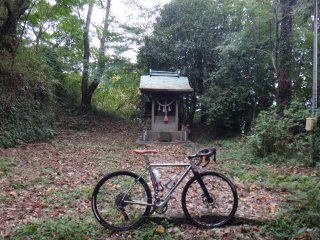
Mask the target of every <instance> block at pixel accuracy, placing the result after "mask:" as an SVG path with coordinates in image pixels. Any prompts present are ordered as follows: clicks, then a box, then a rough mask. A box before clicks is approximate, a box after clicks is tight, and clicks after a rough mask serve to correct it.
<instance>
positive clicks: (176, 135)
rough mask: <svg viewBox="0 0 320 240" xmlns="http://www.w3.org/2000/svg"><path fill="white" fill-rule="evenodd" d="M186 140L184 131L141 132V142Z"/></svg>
mask: <svg viewBox="0 0 320 240" xmlns="http://www.w3.org/2000/svg"><path fill="white" fill-rule="evenodd" d="M187 140H188V137H187V132H186V131H165V132H155V131H152V130H144V131H143V134H142V139H140V141H142V142H153V141H154V142H163V143H171V142H186V141H187Z"/></svg>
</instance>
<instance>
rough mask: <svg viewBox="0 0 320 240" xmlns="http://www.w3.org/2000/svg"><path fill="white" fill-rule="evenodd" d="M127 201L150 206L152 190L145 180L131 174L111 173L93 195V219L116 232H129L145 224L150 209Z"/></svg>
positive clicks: (99, 183)
mask: <svg viewBox="0 0 320 240" xmlns="http://www.w3.org/2000/svg"><path fill="white" fill-rule="evenodd" d="M124 201H139V202H144V203H148V204H151V203H152V196H151V191H150V188H149V187H148V185H147V183H146V182H145V181H144V180H143V178H139V176H138V175H136V174H134V173H132V172H128V171H119V172H114V173H111V174H108V175H106V176H105V177H103V178H102V179H101V180H100V181H99V182H98V184H97V186H96V187H95V189H94V191H93V193H92V200H91V206H92V210H93V213H94V216H95V217H96V219H97V220H98V222H99V223H100V224H101V225H103V226H104V227H107V228H110V229H112V230H116V231H124V230H129V229H132V228H135V227H137V226H139V225H140V224H142V222H143V221H144V220H145V218H146V217H148V216H149V213H150V210H151V206H146V205H139V204H130V203H125V202H124Z"/></svg>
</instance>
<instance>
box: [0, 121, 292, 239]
mask: <svg viewBox="0 0 320 240" xmlns="http://www.w3.org/2000/svg"><path fill="white" fill-rule="evenodd" d="M81 121H83V124H80V125H79V122H81ZM141 131H142V129H141V127H140V125H139V124H131V123H126V122H123V121H115V120H106V119H101V120H94V121H92V122H91V121H88V120H83V119H81V117H79V118H66V119H64V120H63V121H62V122H61V124H60V128H59V134H58V135H57V136H56V137H54V138H52V139H49V140H47V141H41V142H36V143H31V144H25V145H21V146H17V147H14V148H10V149H0V155H1V156H2V157H4V158H6V159H10V161H11V162H10V164H9V166H8V168H7V170H6V171H5V172H0V237H7V238H10V234H11V231H12V229H14V228H16V227H17V226H20V225H22V224H25V223H28V222H32V221H34V220H37V219H43V218H59V217H61V216H63V215H65V214H76V215H79V216H83V217H86V216H87V215H88V214H92V213H91V211H90V197H91V193H92V190H93V187H94V186H95V184H96V183H97V181H98V180H99V179H100V178H101V177H102V176H103V175H105V174H107V173H108V172H112V171H114V170H116V169H126V170H132V171H134V172H136V171H138V170H139V169H142V168H143V167H144V160H143V159H142V158H141V157H140V156H138V155H136V154H134V153H133V152H132V150H133V149H136V148H140V149H143V148H149V149H157V150H158V151H159V156H160V158H159V159H156V160H155V161H160V162H161V161H162V162H174V161H175V162H181V161H186V160H185V157H186V156H187V155H188V154H192V153H193V152H194V151H195V149H196V148H197V147H200V146H199V145H198V144H196V143H190V142H189V143H184V144H181V143H180V144H155V143H153V144H149V145H147V146H142V145H138V144H137V142H136V140H137V137H138V135H139V134H140V133H141ZM222 147H223V146H222ZM206 169H207V170H214V165H213V164H210V165H209V166H208V167H207V168H206ZM169 174H171V172H170V171H167V172H162V175H163V177H164V178H166V177H167V176H169ZM235 184H236V186H237V191H238V195H239V206H238V210H237V213H236V219H235V221H234V223H233V225H231V226H229V227H226V228H223V229H218V230H215V231H207V232H205V230H201V229H198V228H196V227H194V226H192V225H191V224H189V223H187V222H186V221H185V219H184V216H183V211H182V209H181V204H180V199H181V195H180V193H181V191H182V187H181V188H179V189H178V193H177V194H176V196H177V197H176V198H175V199H173V200H172V201H171V202H170V204H169V209H168V211H167V212H166V213H165V214H164V215H155V216H153V218H158V217H160V218H168V219H172V220H173V221H176V222H177V224H180V223H181V224H184V225H185V226H184V231H185V234H186V235H185V239H193V237H194V236H196V235H197V232H199V231H202V232H201V234H202V235H201V236H208V237H210V236H212V234H217V233H219V234H220V235H219V236H221V237H223V238H224V239H235V238H237V237H238V236H242V235H241V234H244V235H243V236H248V234H245V233H246V232H248V231H250V232H251V233H250V234H251V235H250V236H255V237H254V238H256V239H259V238H260V239H272V237H271V236H267V235H265V234H264V233H263V231H262V229H261V226H260V225H261V224H260V223H261V222H263V221H267V220H270V219H271V218H272V217H273V216H275V215H276V213H277V211H278V210H279V208H280V206H281V205H282V204H286V200H285V199H286V198H285V196H286V193H285V192H281V191H271V190H268V189H264V188H262V187H260V186H258V185H257V186H255V185H248V184H247V183H246V182H243V181H240V180H239V181H236V182H235ZM77 192H79V194H80V195H81V197H79V198H74V197H72V196H74V195H75V194H76V193H77ZM71 199H72V200H71ZM74 199H76V200H74ZM98 225H99V224H98V223H97V228H99V227H100V226H98ZM167 230H168V231H173V232H174V231H177V232H178V230H177V228H176V227H172V228H171V229H167ZM179 232H181V230H179ZM187 233H189V235H188V234H187ZM236 233H239V235H237V234H236ZM177 234H178V233H177ZM179 234H180V233H179ZM121 236H124V235H113V237H111V238H112V239H117V238H121ZM186 236H189V238H188V237H186ZM192 236H193V237H192ZM234 236H237V237H235V238H234ZM182 238H183V239H184V237H183V235H182ZM106 239H107V238H106ZM239 239H242V238H241V237H239Z"/></svg>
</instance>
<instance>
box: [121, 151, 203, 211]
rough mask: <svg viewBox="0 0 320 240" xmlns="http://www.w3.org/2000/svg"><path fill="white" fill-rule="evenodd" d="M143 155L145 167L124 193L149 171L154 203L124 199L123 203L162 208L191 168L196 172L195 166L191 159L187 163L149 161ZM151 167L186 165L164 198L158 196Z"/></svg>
mask: <svg viewBox="0 0 320 240" xmlns="http://www.w3.org/2000/svg"><path fill="white" fill-rule="evenodd" d="M144 157H145V159H146V161H147V164H146V167H145V169H144V171H143V172H142V173H141V174H140V175H139V177H138V178H137V179H136V181H135V182H134V183H133V184H132V185H131V186H130V187H129V189H128V190H127V192H126V193H125V195H126V194H128V193H129V192H130V191H131V190H132V188H133V186H134V184H135V183H136V182H137V181H139V179H140V178H142V177H143V176H144V175H145V173H146V172H147V171H149V175H150V178H151V181H152V185H153V189H154V196H155V199H156V201H155V202H154V203H152V204H149V203H147V202H141V201H126V200H124V199H123V202H124V203H127V204H137V205H144V206H152V207H154V208H163V207H165V205H166V204H167V203H168V202H169V200H170V199H171V196H172V194H173V192H174V191H175V190H176V189H177V187H178V186H179V185H180V183H181V182H182V181H183V179H184V178H185V177H186V176H187V175H188V173H189V172H190V170H192V172H193V173H195V172H197V168H196V166H195V164H194V163H193V162H192V161H191V160H190V161H189V163H151V162H150V160H149V157H148V156H146V155H144ZM153 167H187V169H186V170H185V172H184V173H183V174H182V176H180V178H179V179H178V181H177V183H176V184H175V185H174V186H173V187H172V188H171V189H170V191H169V192H168V193H166V195H165V196H164V198H163V199H161V200H160V198H159V197H158V192H159V191H158V190H157V189H156V188H155V179H154V177H153V174H152V172H151V171H152V168H153Z"/></svg>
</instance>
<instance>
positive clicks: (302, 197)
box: [266, 177, 320, 239]
mask: <svg viewBox="0 0 320 240" xmlns="http://www.w3.org/2000/svg"><path fill="white" fill-rule="evenodd" d="M291 202H292V204H290V205H289V206H287V207H286V209H285V210H284V211H283V212H282V213H281V214H280V216H278V218H277V219H276V220H273V221H271V222H270V223H268V224H267V225H266V228H267V229H268V230H269V231H271V232H272V233H273V234H274V235H275V236H277V237H278V238H280V239H288V238H295V237H298V238H301V239H302V238H303V239H305V238H306V236H309V237H308V239H318V238H319V237H320V227H319V221H320V184H319V177H318V179H317V183H314V184H313V185H312V186H309V187H308V188H305V189H302V190H300V191H298V193H296V194H295V195H293V196H291ZM311 228H313V230H311V231H310V229H311Z"/></svg>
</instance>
